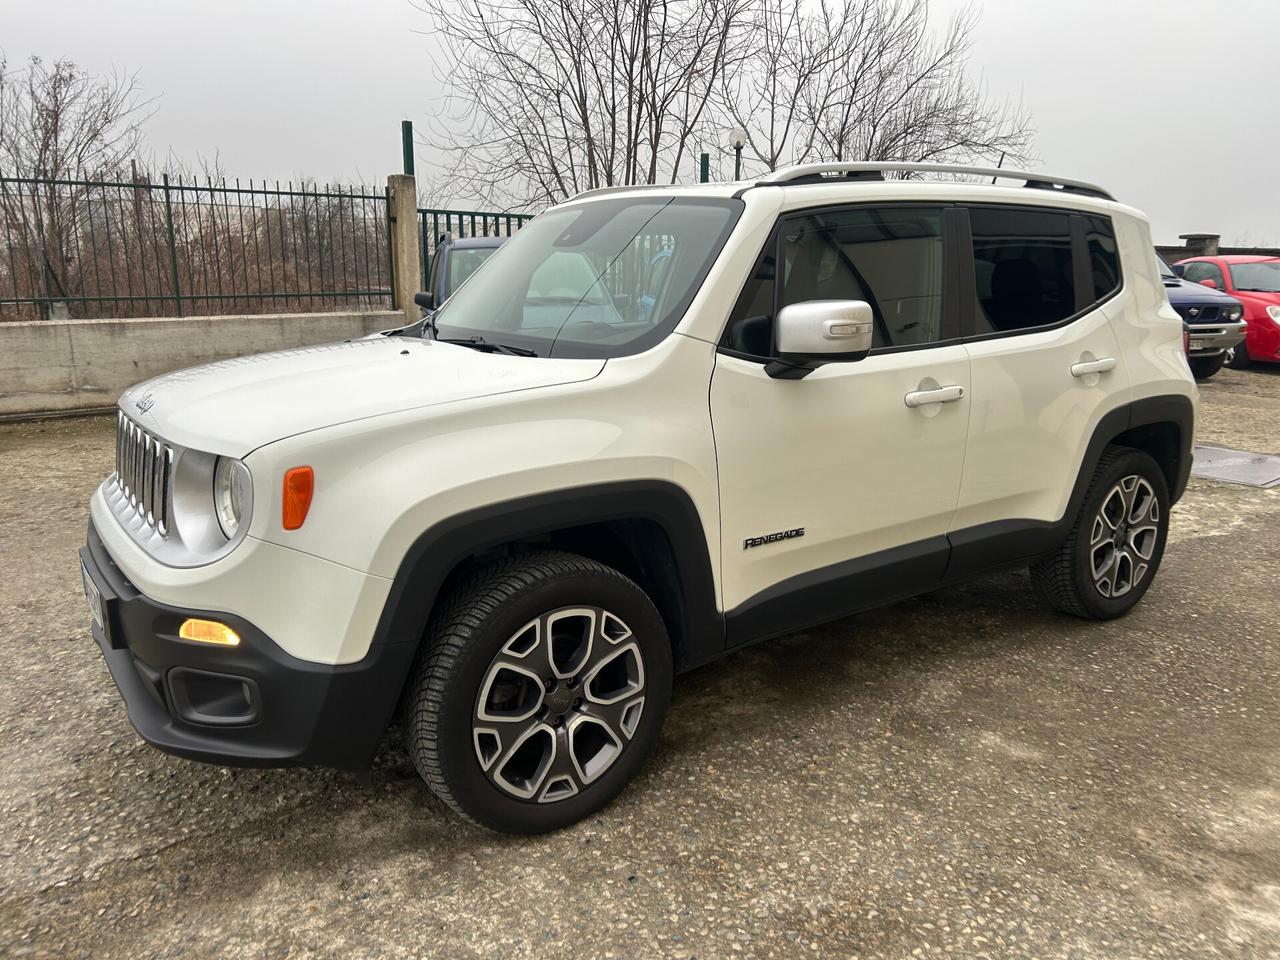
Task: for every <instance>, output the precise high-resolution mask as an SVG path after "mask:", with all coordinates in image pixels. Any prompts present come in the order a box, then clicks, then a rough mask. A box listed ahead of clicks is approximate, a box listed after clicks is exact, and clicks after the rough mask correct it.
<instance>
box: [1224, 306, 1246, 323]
mask: <svg viewBox="0 0 1280 960" xmlns="http://www.w3.org/2000/svg"><path fill="white" fill-rule="evenodd" d="M1243 315H1244V307H1227V319H1228V320H1230V321H1231V322H1232V323H1234V322H1235V321H1237V320H1239V319H1240V318H1241V317H1242V316H1243Z"/></svg>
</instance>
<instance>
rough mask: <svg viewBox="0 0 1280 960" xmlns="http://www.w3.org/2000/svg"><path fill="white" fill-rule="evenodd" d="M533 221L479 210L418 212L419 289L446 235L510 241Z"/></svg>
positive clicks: (528, 215) (527, 216) (523, 216)
mask: <svg viewBox="0 0 1280 960" xmlns="http://www.w3.org/2000/svg"><path fill="white" fill-rule="evenodd" d="M532 219H533V214H531V213H494V212H492V211H483V210H434V209H430V208H423V207H419V208H418V229H419V233H420V235H421V237H422V285H423V286H424V287H425V286H426V283H427V276H428V274H429V273H430V272H431V270H430V267H431V255H432V254H433V253H435V250H436V246H437V245H438V244H439V243H440V240H441V239H442V238H443V237H445V236H446V235H448V236H451V237H453V238H454V239H455V240H457V239H460V238H463V237H510V236H512V235H514V234H515V232H516V231H517V230H519V229H520V227H521V226H523V225H524V224H525V223H527V222H528V221H529V220H532Z"/></svg>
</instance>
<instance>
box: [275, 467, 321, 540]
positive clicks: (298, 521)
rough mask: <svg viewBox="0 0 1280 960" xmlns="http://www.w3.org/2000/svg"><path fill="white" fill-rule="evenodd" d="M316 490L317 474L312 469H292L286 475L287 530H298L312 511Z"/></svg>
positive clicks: (285, 509)
mask: <svg viewBox="0 0 1280 960" xmlns="http://www.w3.org/2000/svg"><path fill="white" fill-rule="evenodd" d="M315 489H316V472H315V471H314V470H312V469H311V468H310V467H292V468H290V469H289V470H286V471H285V474H284V516H283V518H282V521H283V523H284V528H285V529H286V530H297V529H298V528H299V527H300V526H302V524H303V521H305V520H306V519H307V511H308V510H310V509H311V494H312V493H314V492H315Z"/></svg>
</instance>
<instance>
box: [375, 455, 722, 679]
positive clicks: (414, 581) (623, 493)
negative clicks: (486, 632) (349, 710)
mask: <svg viewBox="0 0 1280 960" xmlns="http://www.w3.org/2000/svg"><path fill="white" fill-rule="evenodd" d="M611 520H650V521H653V522H655V523H657V524H658V525H659V526H660V527H661V528H662V530H663V531H664V533H665V534H666V536H667V539H668V541H669V542H670V544H671V549H672V552H673V554H674V556H675V562H676V566H677V571H676V573H677V576H678V579H679V583H680V585H681V588H682V590H683V597H684V604H683V614H684V620H685V622H684V624H683V625H682V626H683V633H684V636H685V637H686V638H687V643H688V647H687V649H686V650H684V651H683V653H684V656H683V657H682V660H684V661H687V662H688V663H690V664H692V663H695V662H703V661H705V660H709V659H712V658H713V657H714V656H716V655H718V654H719V653H721V652H722V651H723V650H724V618H723V617H722V616H721V614H720V612H719V609H718V606H717V603H716V594H715V579H714V576H713V573H712V569H711V555H710V549H709V546H708V544H707V541H706V537H705V535H704V533H703V526H702V518H701V516H700V515H699V513H698V510H697V507H696V506H694V503H693V500H692V498H691V497H690V496H689V494H688V493H687V492H685V490H684V489H683V488H682V487H680V486H678V485H676V484H674V483H671V482H668V481H663V480H632V481H622V482H618V483H607V484H596V485H591V486H585V487H573V488H569V489H565V490H556V491H552V492H549V493H541V494H535V495H532V496H528V497H521V498H518V499H514V500H506V501H503V502H500V503H495V504H491V505H487V506H483V507H477V508H475V509H473V510H468V511H466V512H464V513H460V514H456V515H454V516H451V517H447V518H445V519H443V520H440V521H439V522H438V523H435V524H433V525H432V526H431V527H429V528H428V529H427V530H426V531H424V532H423V533H422V534H420V535H419V536H418V537H417V539H415V540H414V542H413V544H412V545H411V546H410V547H409V549H408V551H407V552H406V553H405V556H404V558H403V560H401V562H400V567H399V569H398V570H397V572H396V575H395V577H394V578H393V580H392V584H391V590H390V592H389V594H388V596H387V602H386V604H385V606H384V607H383V612H382V616H381V618H380V619H379V622H378V626H377V629H376V630H375V632H374V637H373V646H375V647H377V646H384V645H391V644H396V645H399V644H415V645H416V644H417V642H418V641H419V640H421V639H422V634H423V630H424V629H425V628H426V625H427V620H428V618H429V617H430V614H431V610H432V608H433V607H434V605H435V603H436V599H437V596H438V594H439V592H440V588H441V587H442V586H443V585H444V582H445V579H446V578H447V577H448V575H449V573H450V572H451V571H452V570H453V569H454V568H455V567H457V565H458V564H459V563H461V562H462V561H464V560H465V559H467V558H468V557H470V556H473V555H475V554H476V553H479V552H483V551H484V550H487V549H490V548H493V547H498V546H501V545H502V544H504V543H509V542H511V541H513V540H521V539H526V538H529V537H535V536H538V535H541V534H548V533H553V532H555V531H558V530H565V529H568V528H571V527H577V526H582V525H584V524H591V523H602V522H607V521H611Z"/></svg>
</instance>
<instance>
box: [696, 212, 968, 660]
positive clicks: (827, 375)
mask: <svg viewBox="0 0 1280 960" xmlns="http://www.w3.org/2000/svg"><path fill="white" fill-rule="evenodd" d="M951 222H952V217H951V214H950V213H949V212H948V210H947V208H944V207H920V206H900V205H890V206H884V207H866V206H855V207H847V208H841V209H829V208H828V209H823V210H820V211H807V212H803V213H799V214H792V215H787V216H784V217H783V218H782V219H781V220H780V221H779V224H778V229H777V230H776V235H775V237H774V238H773V239H772V240H771V241H770V244H769V246H768V247H767V248H766V250H765V251H764V253H763V254H762V255H761V258H760V261H759V263H758V265H757V267H756V270H755V272H754V274H753V276H752V278H751V279H750V281H749V282H748V284H747V287H746V288H745V289H744V291H743V293H742V296H741V298H740V299H739V302H738V304H737V306H736V307H735V310H734V313H733V315H732V317H731V318H730V322H729V326H728V329H727V330H726V333H725V337H724V339H723V341H722V344H721V349H720V352H719V353H718V355H717V358H716V366H715V371H714V374H713V378H712V383H711V416H712V425H713V429H714V433H715V443H716V456H717V461H718V468H719V481H720V497H721V527H722V531H723V541H722V572H723V575H722V581H723V591H724V594H723V604H724V609H725V610H726V611H727V615H728V620H729V624H728V627H729V641H730V643H731V644H732V643H736V642H744V641H746V640H751V639H757V638H759V637H762V636H770V635H776V634H779V633H784V632H787V631H789V630H793V629H798V628H801V627H803V626H805V625H808V624H811V623H816V622H819V621H821V620H825V619H829V618H830V617H832V616H839V615H840V614H842V613H844V612H848V611H851V610H854V609H858V608H861V607H866V606H871V605H874V604H875V603H876V602H879V601H883V600H887V599H891V598H892V597H893V596H898V595H905V594H909V593H917V592H919V591H920V590H921V589H927V588H928V587H929V586H931V585H932V584H933V583H934V582H936V581H937V580H939V579H940V578H941V576H942V574H943V571H944V569H945V565H946V559H947V542H946V537H945V533H946V530H947V527H948V524H949V523H950V521H951V517H952V514H953V513H954V512H955V507H956V499H957V496H958V492H959V488H960V477H961V470H962V467H963V463H964V452H965V440H966V430H967V423H968V399H967V394H968V390H969V360H968V356H967V354H966V352H965V349H964V347H963V345H961V344H960V343H958V342H957V340H958V337H957V336H956V334H957V333H958V327H957V326H956V325H955V318H954V317H953V316H952V313H951V307H950V305H949V303H948V301H949V300H950V299H952V298H951V297H950V295H949V293H948V291H950V290H951V289H952V284H951V282H950V280H949V273H948V271H950V270H952V268H953V265H952V264H950V263H949V262H948V261H947V258H946V257H944V250H947V249H952V248H951V247H950V246H949V245H948V244H946V243H944V233H946V232H947V231H949V230H950V229H951ZM944 224H945V227H944ZM833 299H844V300H865V301H866V302H867V303H869V304H870V305H871V307H872V310H873V314H874V318H875V340H874V345H873V350H872V353H871V355H870V356H868V357H867V358H866V359H864V360H861V361H857V362H843V363H829V364H827V365H825V366H822V367H820V368H819V369H817V370H816V371H814V372H813V373H811V374H810V375H808V376H807V377H805V378H804V379H800V380H783V379H772V378H770V377H769V376H768V374H766V372H765V363H766V361H767V360H768V359H769V357H770V356H771V355H772V353H773V331H772V325H773V318H774V317H775V316H776V313H777V311H778V310H779V309H781V307H783V306H786V305H788V304H792V303H799V302H803V301H809V300H833ZM946 387H953V388H959V390H951V391H944V390H943V389H942V388H946ZM909 396H910V397H911V399H910V400H908V397H909ZM934 397H943V398H946V399H933V398H934ZM909 403H910V404H912V405H909Z"/></svg>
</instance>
